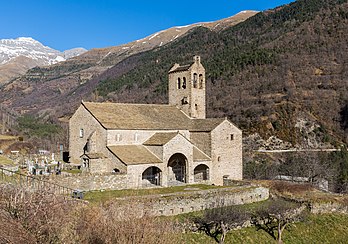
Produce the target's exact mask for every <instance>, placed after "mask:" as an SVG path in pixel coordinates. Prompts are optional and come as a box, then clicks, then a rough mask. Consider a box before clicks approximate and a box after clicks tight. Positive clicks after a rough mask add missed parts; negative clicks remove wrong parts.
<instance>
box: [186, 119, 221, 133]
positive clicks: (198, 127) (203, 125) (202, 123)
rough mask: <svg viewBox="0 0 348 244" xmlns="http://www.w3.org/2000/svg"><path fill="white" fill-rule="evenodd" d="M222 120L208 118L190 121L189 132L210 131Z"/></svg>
mask: <svg viewBox="0 0 348 244" xmlns="http://www.w3.org/2000/svg"><path fill="white" fill-rule="evenodd" d="M224 120H225V119H224V118H209V119H192V126H191V128H190V129H189V130H190V131H212V130H213V129H215V128H216V127H217V126H218V125H219V124H221V123H222V122H223V121H224Z"/></svg>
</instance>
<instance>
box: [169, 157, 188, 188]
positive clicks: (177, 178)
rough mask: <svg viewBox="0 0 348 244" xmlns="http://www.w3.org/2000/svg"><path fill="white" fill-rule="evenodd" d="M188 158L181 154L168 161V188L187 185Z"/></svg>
mask: <svg viewBox="0 0 348 244" xmlns="http://www.w3.org/2000/svg"><path fill="white" fill-rule="evenodd" d="M186 164H187V158H186V157H185V155H183V154H181V153H176V154H174V155H173V156H171V157H170V159H169V161H168V186H174V185H182V184H183V183H186Z"/></svg>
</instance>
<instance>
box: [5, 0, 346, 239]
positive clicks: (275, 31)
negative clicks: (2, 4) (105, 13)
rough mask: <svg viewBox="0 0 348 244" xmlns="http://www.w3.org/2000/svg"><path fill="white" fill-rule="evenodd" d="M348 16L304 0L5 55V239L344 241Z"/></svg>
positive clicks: (342, 9)
mask: <svg viewBox="0 0 348 244" xmlns="http://www.w3.org/2000/svg"><path fill="white" fill-rule="evenodd" d="M347 27H348V3H347V1H342V0H309V1H307V0H298V1H296V2H293V3H290V4H286V5H283V6H280V7H278V8H275V9H271V10H266V11H263V12H256V11H242V12H240V13H239V14H237V15H236V16H232V17H230V18H227V19H223V20H218V21H213V22H209V23H197V24H192V25H187V26H184V27H173V28H170V29H168V30H163V31H160V32H157V33H154V34H152V35H150V36H148V37H145V38H144V39H141V40H137V41H134V42H130V43H127V44H123V45H120V46H115V47H108V48H98V49H92V50H89V51H86V50H82V49H81V50H76V53H75V51H72V52H74V54H72V55H73V56H74V57H70V56H69V57H68V56H67V60H65V61H63V60H60V61H61V62H56V61H52V60H51V61H48V62H51V63H52V64H50V65H47V66H36V67H33V65H32V64H33V63H32V61H30V62H29V61H28V60H27V59H28V58H30V57H29V56H30V55H31V54H30V51H29V52H28V53H29V54H30V55H29V56H28V57H26V58H18V57H17V58H15V60H14V61H13V62H12V61H11V62H10V63H6V64H5V65H4V64H2V63H1V64H0V83H1V86H0V102H1V103H0V122H1V123H0V132H1V133H0V229H1V230H2V231H1V233H0V243H213V242H214V243H215V242H216V243H235V242H237V243H255V240H257V241H258V242H259V243H271V242H275V241H277V242H278V243H283V241H284V243H293V242H301V243H345V242H347V240H348V236H347V233H348V232H346V231H345V230H346V221H347V220H348V215H347V213H348V204H347V203H348V197H347V195H346V194H347V192H348V151H347V142H348V141H347V140H348V139H347V138H348V96H347V94H348V82H347V79H348V73H347V62H346V61H347V57H346V53H347V52H346V51H347V50H348V44H347V43H348V34H347V33H346V31H345V30H346V29H347ZM16 40H17V39H16ZM18 40H19V41H26V42H28V41H29V42H30V43H31V44H30V45H32V44H33V43H34V44H35V45H36V47H38V48H39V49H38V50H39V53H40V55H43V54H42V53H41V52H43V50H48V53H49V55H51V56H52V55H53V56H52V57H53V59H55V58H56V56H55V55H63V53H61V52H58V51H55V50H53V49H50V48H48V47H44V46H41V43H38V42H37V41H35V40H33V39H31V38H29V39H28V38H27V39H25V38H24V39H23V38H22V39H20V38H19V39H18ZM14 41H15V40H4V41H2V42H1V41H0V44H1V43H3V44H4V45H5V44H8V43H10V44H11V43H12V42H14ZM34 44H33V45H34ZM11 45H12V44H11ZM16 45H17V44H16ZM16 45H14V46H16ZM26 48H27V47H25V48H20V49H21V51H23V52H27V51H26V50H27V49H26ZM28 48H29V47H28ZM29 49H30V48H29ZM81 53H82V54H81ZM11 55H12V53H11ZM75 55H77V56H75ZM59 57H60V56H59ZM46 59H47V57H43V60H46ZM56 59H57V58H56ZM58 59H59V58H58ZM23 60H24V63H21V62H22V61H23ZM33 60H34V61H33V62H34V63H35V62H39V61H35V60H36V59H35V58H34V59H33ZM46 61H47V60H46ZM46 61H45V62H46ZM17 62H19V63H17ZM40 62H41V61H40ZM42 62H43V61H42ZM18 64H19V66H20V70H14V69H12V68H13V67H14V66H16V65H18ZM24 64H28V65H29V66H28V67H24V66H26V65H24ZM19 66H18V67H19ZM8 67H10V73H9V74H8V73H6V72H7V71H6V69H7V68H8ZM23 68H25V70H24V69H23ZM5 71H6V72H5ZM12 71H14V73H11V72H12ZM18 72H19V73H18ZM10 76H11V78H8V77H10ZM4 77H5V78H4ZM62 223H65V225H64V226H62ZM323 233H324V234H323Z"/></svg>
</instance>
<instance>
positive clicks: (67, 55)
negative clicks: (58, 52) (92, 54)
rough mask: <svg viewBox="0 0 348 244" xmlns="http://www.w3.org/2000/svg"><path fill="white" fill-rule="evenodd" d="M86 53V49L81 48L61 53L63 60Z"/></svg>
mask: <svg viewBox="0 0 348 244" xmlns="http://www.w3.org/2000/svg"><path fill="white" fill-rule="evenodd" d="M85 52H87V50H86V49H84V48H82V47H77V48H73V49H69V50H66V51H64V52H63V55H64V58H65V59H69V58H73V57H76V56H79V55H81V54H82V53H85Z"/></svg>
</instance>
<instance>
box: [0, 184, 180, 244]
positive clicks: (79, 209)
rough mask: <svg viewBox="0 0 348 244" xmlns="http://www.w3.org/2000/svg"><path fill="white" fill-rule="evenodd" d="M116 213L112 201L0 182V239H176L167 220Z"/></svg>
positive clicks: (124, 240) (120, 241)
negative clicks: (82, 198) (69, 196)
mask: <svg viewBox="0 0 348 244" xmlns="http://www.w3.org/2000/svg"><path fill="white" fill-rule="evenodd" d="M129 207H130V208H131V206H129ZM118 216H119V213H118V212H117V210H116V208H114V207H113V206H112V205H109V206H95V205H90V204H86V203H84V202H82V201H73V200H71V199H65V198H63V197H60V196H55V195H48V194H42V193H32V192H28V191H25V190H23V189H20V188H14V187H12V186H10V185H0V228H1V230H2V231H0V243H67V244H69V243H82V244H84V243H91V244H92V243H93V244H98V243H122V244H123V243H124V244H128V243H144V244H145V243H169V244H170V243H178V242H177V241H176V237H178V236H179V235H178V233H177V232H176V231H175V228H174V226H173V224H172V222H170V221H168V220H164V219H162V218H150V217H143V218H137V216H131V215H129V216H128V218H127V219H122V220H120V219H119V218H118Z"/></svg>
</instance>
